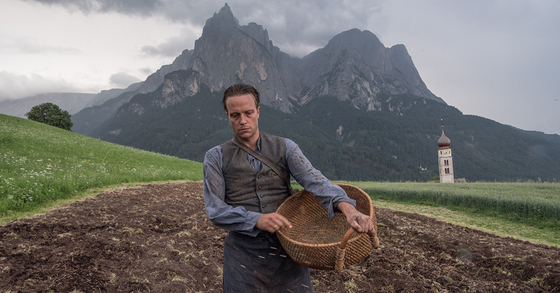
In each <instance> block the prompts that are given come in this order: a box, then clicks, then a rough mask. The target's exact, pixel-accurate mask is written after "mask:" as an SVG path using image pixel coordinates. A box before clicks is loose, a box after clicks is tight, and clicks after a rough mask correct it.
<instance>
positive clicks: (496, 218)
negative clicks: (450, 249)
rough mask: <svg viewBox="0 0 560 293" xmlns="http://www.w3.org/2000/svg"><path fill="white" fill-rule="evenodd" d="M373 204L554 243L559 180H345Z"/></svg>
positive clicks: (559, 230)
mask: <svg viewBox="0 0 560 293" xmlns="http://www.w3.org/2000/svg"><path fill="white" fill-rule="evenodd" d="M351 184H353V185H355V186H358V187H360V188H361V189H363V190H364V191H365V192H367V193H368V194H369V195H370V196H371V198H372V200H373V201H374V204H375V205H376V206H379V207H387V208H391V209H396V210H401V211H407V212H413V213H419V214H424V215H428V216H431V217H435V218H438V219H440V220H443V221H446V222H451V223H454V224H457V225H462V226H466V227H470V228H474V229H477V230H482V231H485V232H489V233H492V234H497V235H500V236H504V237H513V238H517V239H522V240H526V241H530V242H533V243H538V244H546V245H551V246H556V247H559V246H560V183H549V182H540V183H539V182H523V183H521V182H515V183H513V182H511V183H498V182H472V183H454V184H440V183H414V182H406V183H388V182H351Z"/></svg>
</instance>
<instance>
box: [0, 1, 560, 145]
mask: <svg viewBox="0 0 560 293" xmlns="http://www.w3.org/2000/svg"><path fill="white" fill-rule="evenodd" d="M225 3H226V2H225V1H223V0H221V1H216V0H196V1H194V0H192V1H191V0H2V1H1V2H0V100H2V99H16V98H21V97H26V96H31V95H34V94H38V93H43V92H87V93H97V92H99V91H101V90H105V89H110V88H124V87H126V86H128V85H129V84H131V83H134V82H137V81H140V80H144V79H145V78H146V77H147V76H148V75H149V74H151V73H153V72H154V71H155V70H157V69H158V68H160V67H161V66H162V65H165V64H169V63H171V62H172V61H173V59H174V58H175V57H176V56H178V55H179V54H180V53H181V51H182V50H184V49H193V48H194V41H195V40H196V39H198V38H199V37H200V35H201V34H202V28H203V26H204V23H205V22H206V20H207V19H208V18H210V17H212V15H213V14H214V13H216V12H218V11H219V10H220V8H222V7H223V6H224V4H225ZM227 3H228V5H229V6H230V8H231V10H232V12H233V14H234V15H235V16H236V17H237V19H238V20H239V23H240V24H241V25H246V24H248V23H249V22H256V23H258V24H260V25H262V26H263V27H264V28H265V29H267V30H268V33H269V37H270V39H271V40H272V41H273V43H274V45H276V46H278V47H279V48H280V50H282V51H283V52H286V53H288V54H290V55H292V56H297V57H303V56H305V55H306V54H308V53H310V52H312V51H313V50H316V49H318V48H322V47H324V46H325V45H326V44H327V43H328V41H329V40H330V39H331V38H332V37H333V36H335V35H336V34H338V33H340V32H342V31H346V30H349V29H352V28H358V29H360V30H369V31H371V32H372V33H374V34H375V35H377V37H378V38H379V39H380V40H381V42H382V43H383V44H384V45H385V46H386V47H391V46H393V45H395V44H404V45H405V46H406V48H407V49H408V52H409V54H410V55H411V56H412V60H413V61H414V63H415V65H416V68H417V69H418V71H419V73H420V76H421V77H422V78H423V80H424V82H425V83H426V85H427V86H428V88H429V89H430V90H431V91H432V92H433V93H434V94H435V95H437V96H439V97H441V98H442V99H443V100H445V101H446V102H447V103H448V104H449V105H452V106H454V107H456V108H458V109H459V110H461V111H462V112H463V113H465V114H474V115H478V116H482V117H486V118H489V119H492V120H495V121H498V122H500V123H503V124H509V125H513V126H515V127H518V128H521V129H524V130H537V131H542V132H545V133H556V134H560V86H559V85H558V84H559V79H560V1H556V0H548V1H546V0H533V1H529V0H527V1H525V0H502V1H493V0H470V1H463V0H426V1H413V0H410V1H404V0H390V1H389V0H387V1H375V0H352V1H350V0H312V1H302V0H284V1H274V2H272V1H258V0H239V1H229V2H227Z"/></svg>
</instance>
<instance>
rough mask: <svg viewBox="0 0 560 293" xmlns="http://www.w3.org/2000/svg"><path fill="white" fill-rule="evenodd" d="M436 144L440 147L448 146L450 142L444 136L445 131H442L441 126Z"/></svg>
mask: <svg viewBox="0 0 560 293" xmlns="http://www.w3.org/2000/svg"><path fill="white" fill-rule="evenodd" d="M437 144H438V145H439V147H440V148H445V147H449V145H450V144H451V140H450V139H449V138H448V137H447V136H445V133H444V132H443V126H442V127H441V136H440V137H439V139H438V141H437Z"/></svg>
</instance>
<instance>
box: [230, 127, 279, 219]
mask: <svg viewBox="0 0 560 293" xmlns="http://www.w3.org/2000/svg"><path fill="white" fill-rule="evenodd" d="M260 138H261V155H263V156H264V157H266V158H267V159H269V160H270V161H272V162H273V163H275V164H276V165H277V166H278V167H279V168H280V170H282V172H283V173H284V174H285V175H286V177H287V178H290V177H289V176H290V174H289V172H288V166H287V162H286V142H285V141H284V139H283V138H281V137H278V136H274V135H267V134H265V133H262V132H261V133H260ZM221 147H222V152H223V161H222V163H223V164H222V172H223V174H224V179H225V186H226V195H225V202H226V203H227V204H228V205H231V206H233V207H237V206H243V207H245V209H247V210H248V211H253V212H258V213H262V214H268V213H274V212H276V209H277V208H278V207H279V206H280V204H281V203H282V202H284V200H285V199H286V198H287V197H288V194H289V193H288V187H287V186H286V184H284V181H282V178H280V176H278V175H277V174H276V173H275V172H274V171H273V170H272V169H270V168H269V167H268V166H266V165H265V164H262V169H261V171H260V172H258V173H257V172H256V171H255V170H254V169H253V167H251V164H249V161H248V160H247V157H245V151H243V150H242V149H240V148H239V147H238V146H236V145H235V144H233V142H231V141H228V142H226V143H224V144H222V145H221Z"/></svg>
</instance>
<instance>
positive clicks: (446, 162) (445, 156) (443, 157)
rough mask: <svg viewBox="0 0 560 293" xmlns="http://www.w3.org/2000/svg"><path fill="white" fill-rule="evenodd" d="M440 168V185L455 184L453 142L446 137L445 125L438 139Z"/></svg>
mask: <svg viewBox="0 0 560 293" xmlns="http://www.w3.org/2000/svg"><path fill="white" fill-rule="evenodd" d="M437 143H438V146H439V150H438V167H439V182H440V183H454V182H455V178H454V176H453V156H452V155H451V148H449V145H451V140H450V139H449V138H447V136H445V133H444V132H443V125H442V126H441V137H440V138H439V139H438V142H437Z"/></svg>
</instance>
